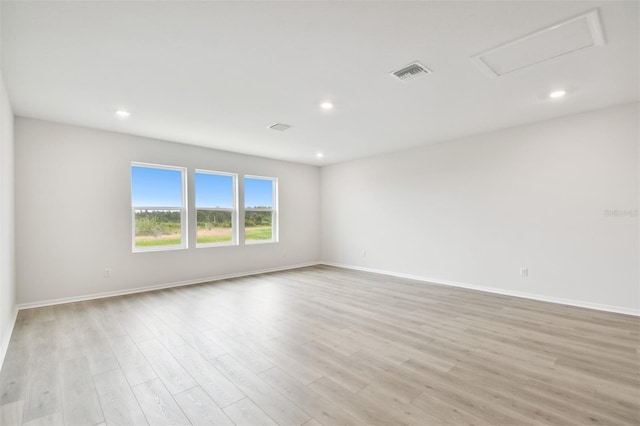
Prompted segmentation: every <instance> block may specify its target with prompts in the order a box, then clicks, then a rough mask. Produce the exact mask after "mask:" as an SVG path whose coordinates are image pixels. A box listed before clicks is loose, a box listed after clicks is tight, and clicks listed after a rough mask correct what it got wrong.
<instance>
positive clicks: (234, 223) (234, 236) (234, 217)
mask: <svg viewBox="0 0 640 426" xmlns="http://www.w3.org/2000/svg"><path fill="white" fill-rule="evenodd" d="M197 173H200V174H209V175H217V176H231V182H232V183H231V186H232V188H231V194H232V200H231V202H232V206H233V207H232V208H230V209H229V208H221V207H220V208H219V207H202V208H198V205H197V203H198V200H197V199H195V195H194V199H195V203H196V204H195V212H196V221H195V228H196V248H207V247H228V246H237V245H238V241H240V238H239V236H238V229H239V226H238V222H239V215H238V174H237V173H228V172H217V171H214V170H203V169H196V170H195V172H194V174H193V188H194V194H195V190H196V189H195V188H196V178H195V177H196V174H197ZM198 210H207V211H219V212H231V242H223V243H204V244H200V243H198Z"/></svg>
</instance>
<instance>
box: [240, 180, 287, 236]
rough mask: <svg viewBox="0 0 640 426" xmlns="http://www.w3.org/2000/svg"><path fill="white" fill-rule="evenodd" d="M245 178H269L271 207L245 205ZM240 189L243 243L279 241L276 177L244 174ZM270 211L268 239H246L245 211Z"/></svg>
mask: <svg viewBox="0 0 640 426" xmlns="http://www.w3.org/2000/svg"><path fill="white" fill-rule="evenodd" d="M246 179H261V180H270V181H271V182H272V186H271V188H272V191H271V197H272V199H271V205H272V207H271V208H270V209H269V208H247V207H246V206H245V202H246V198H247V194H246V187H245V182H246ZM242 189H243V198H244V199H243V200H242V207H243V218H242V226H243V228H242V231H243V232H242V236H243V240H244V244H245V245H254V244H273V243H278V242H279V241H280V235H279V226H278V225H279V223H278V216H279V215H278V178H275V177H270V176H258V175H244V176H243V179H242ZM269 211H270V212H271V239H270V240H248V241H247V234H246V225H245V218H244V215H245V214H246V213H247V212H269Z"/></svg>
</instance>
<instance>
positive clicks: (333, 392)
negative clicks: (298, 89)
mask: <svg viewBox="0 0 640 426" xmlns="http://www.w3.org/2000/svg"><path fill="white" fill-rule="evenodd" d="M639 325H640V324H639V319H638V318H636V317H631V316H625V315H617V314H610V313H604V312H598V311H592V310H588V309H581V308H573V307H567V306H561V305H554V304H548V303H542V302H535V301H530V300H525V299H517V298H512V297H506V296H499V295H493V294H486V293H480V292H473V291H467V290H462V289H455V288H451V287H442V286H436V285H426V284H424V283H418V282H413V281H409V280H402V279H396V278H391V277H386V276H378V275H373V274H366V273H361V272H354V271H346V270H341V269H337V268H330V267H324V266H322V267H320V266H319V267H312V268H305V269H299V270H295V271H287V272H279V273H272V274H266V275H260V276H255V277H248V278H241V279H232V280H227V281H220V282H216V283H210V284H203V285H197V286H190V287H182V288H175V289H169V290H164V291H156V292H149V293H142V294H137V295H131V296H123V297H116V298H110V299H102V300H97V301H90V302H80V303H73V304H67V305H58V306H53V307H45V308H39V309H31V310H25V311H21V312H20V315H19V317H18V321H17V324H16V327H15V330H14V332H13V335H12V338H11V343H10V346H9V351H8V354H7V358H6V361H5V364H4V366H3V368H2V372H1V373H0V391H1V395H0V424H2V426H8V425H13V424H28V425H44V424H54V425H62V424H69V425H97V424H102V423H105V424H107V425H118V424H120V425H144V424H152V425H160V424H175V425H182V424H189V423H192V424H197V425H202V424H228V425H232V424H237V425H274V424H279V425H306V426H312V425H359V424H368V425H383V424H384V425H387V424H388V425H391V424H406V425H421V426H424V425H439V424H473V425H501V424H505V425H506V424H509V425H528V424H554V425H574V424H575V425H588V424H603V425H623V424H624V425H638V424H639V423H640V411H639V410H640V409H639V400H640V384H639V379H640V375H639V354H640V352H639Z"/></svg>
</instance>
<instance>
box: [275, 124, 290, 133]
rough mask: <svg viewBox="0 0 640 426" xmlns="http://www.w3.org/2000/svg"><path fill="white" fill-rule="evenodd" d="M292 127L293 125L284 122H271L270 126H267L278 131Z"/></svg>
mask: <svg viewBox="0 0 640 426" xmlns="http://www.w3.org/2000/svg"><path fill="white" fill-rule="evenodd" d="M292 127H293V126H292V125H290V124H284V123H275V124H272V125H271V126H269V128H270V129H273V130H278V131H280V132H284V131H285V130H289V129H290V128H292Z"/></svg>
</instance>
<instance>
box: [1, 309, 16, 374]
mask: <svg viewBox="0 0 640 426" xmlns="http://www.w3.org/2000/svg"><path fill="white" fill-rule="evenodd" d="M12 317H13V318H12V320H11V324H9V326H8V327H7V330H6V333H5V334H4V336H2V341H1V342H0V370H1V369H2V366H3V364H4V357H5V356H6V355H7V349H9V342H10V341H11V334H13V328H14V327H15V326H16V320H17V319H18V308H17V307H14V308H13V315H12Z"/></svg>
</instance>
